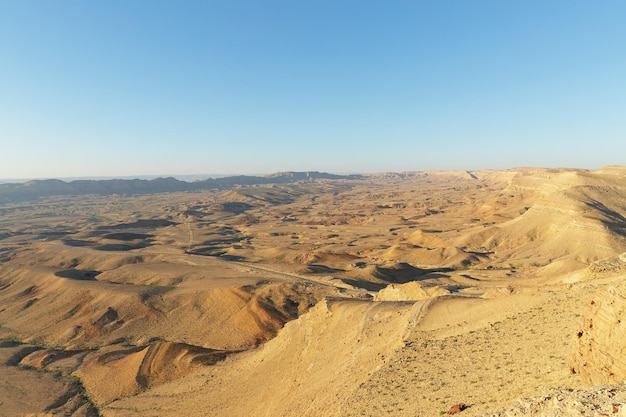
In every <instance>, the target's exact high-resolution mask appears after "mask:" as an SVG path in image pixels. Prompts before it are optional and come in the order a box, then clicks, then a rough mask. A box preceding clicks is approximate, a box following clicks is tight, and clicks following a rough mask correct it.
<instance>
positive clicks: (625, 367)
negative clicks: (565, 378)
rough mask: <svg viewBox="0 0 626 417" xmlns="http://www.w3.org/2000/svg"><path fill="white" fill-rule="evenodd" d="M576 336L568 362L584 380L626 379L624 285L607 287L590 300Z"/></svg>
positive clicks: (602, 381) (590, 383) (625, 289)
mask: <svg viewBox="0 0 626 417" xmlns="http://www.w3.org/2000/svg"><path fill="white" fill-rule="evenodd" d="M576 336H577V337H576V343H575V344H574V347H573V349H572V353H571V356H570V360H569V362H570V368H571V370H572V372H574V373H577V374H579V375H580V377H581V379H582V381H583V383H585V384H589V385H596V384H607V383H622V382H624V381H625V380H626V285H621V286H619V287H610V288H608V289H607V290H605V291H602V292H601V293H600V294H598V295H597V296H596V297H594V298H593V299H592V300H591V301H590V302H589V304H588V305H587V308H586V310H585V314H584V317H583V320H582V322H581V325H580V328H579V330H578V332H577V334H576Z"/></svg>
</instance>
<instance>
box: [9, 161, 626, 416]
mask: <svg viewBox="0 0 626 417" xmlns="http://www.w3.org/2000/svg"><path fill="white" fill-rule="evenodd" d="M625 216H626V167H619V166H609V167H606V168H603V169H599V170H582V169H540V168H516V169H510V170H501V171H496V170H484V171H453V172H443V171H437V172H405V173H379V174H363V175H346V176H342V175H330V174H322V173H317V172H307V173H295V172H287V173H280V174H275V175H270V176H265V177H252V176H239V177H230V178H223V179H220V180H207V181H204V182H194V183H186V182H182V181H177V180H174V179H159V180H152V181H140V180H136V181H122V180H115V181H82V182H73V183H67V182H62V181H32V182H28V183H24V184H0V375H1V376H2V377H1V378H0V415H2V416H27V415H28V416H34V415H35V416H44V415H63V416H76V417H78V416H105V417H130V416H165V417H167V416H172V417H173V416H213V417H218V416H223V417H227V416H228V417H232V416H284V417H289V416H294V417H295V416H298V417H300V416H399V417H405V416H406V417H409V416H411V417H416V416H425V417H432V416H438V415H442V414H447V413H456V412H458V413H459V414H460V415H463V416H522V415H532V416H557V415H559V416H570V415H572V416H574V415H576V416H580V415H584V416H603V415H607V416H608V415H626V389H625V388H624V385H623V382H624V381H625V380H626V360H625V359H624V358H625V357H626V356H624V355H623V354H622V351H624V350H625V349H626V344H625V343H624V340H626V286H625V285H624V283H623V282H624V279H623V278H624V274H625V273H626V217H625ZM622 321H623V323H622ZM459 404H462V405H461V406H459ZM455 405H456V406H457V407H456V409H454V406H455Z"/></svg>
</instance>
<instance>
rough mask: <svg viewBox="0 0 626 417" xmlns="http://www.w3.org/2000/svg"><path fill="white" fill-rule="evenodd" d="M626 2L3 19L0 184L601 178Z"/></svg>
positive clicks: (623, 100) (622, 66)
mask: <svg viewBox="0 0 626 417" xmlns="http://www.w3.org/2000/svg"><path fill="white" fill-rule="evenodd" d="M624 20H626V4H623V3H617V2H601V3H593V4H591V3H585V2H565V1H555V2H550V3H545V2H539V1H531V2H524V3H519V4H512V3H502V2H496V1H483V2H480V3H475V2H472V3H467V2H461V1H453V2H448V3H426V2H409V3H404V2H392V3H388V2H387V3H384V4H383V3H374V4H372V3H368V4H364V3H362V2H354V1H346V2H340V3H337V2H326V1H322V2H315V3H302V2H297V3H294V2H284V1H270V2H263V3H258V2H252V1H243V2H236V3H230V2H210V3H206V2H200V1H185V2H182V3H176V4H173V3H170V2H166V1H150V2H148V1H135V2H131V3H128V2H121V1H111V2H106V3H75V2H70V1H58V2H46V1H41V0H34V1H29V2H4V3H2V4H0V39H2V40H0V57H1V58H2V61H3V65H2V67H0V88H1V89H2V92H3V93H2V99H1V100H0V137H1V138H2V141H1V143H2V146H1V148H0V178H4V179H23V178H29V179H30V178H77V177H81V178H85V177H133V176H154V175H155V173H162V174H157V175H160V176H163V175H164V176H176V175H183V174H179V173H181V172H184V173H186V174H184V175H204V174H203V173H205V172H220V173H222V175H235V174H246V175H248V174H252V173H273V172H280V171H322V172H333V173H336V172H364V173H365V172H390V171H391V172H402V171H440V170H478V169H507V168H513V167H519V166H537V167H571V168H583V169H596V168H600V167H602V166H606V165H623V164H624V156H623V155H626V137H625V136H626V127H625V125H624V122H623V115H624V112H625V110H626V83H624V74H626V57H625V56H624V54H623V45H624V44H625V43H626V26H625V25H624V24H623V22H624Z"/></svg>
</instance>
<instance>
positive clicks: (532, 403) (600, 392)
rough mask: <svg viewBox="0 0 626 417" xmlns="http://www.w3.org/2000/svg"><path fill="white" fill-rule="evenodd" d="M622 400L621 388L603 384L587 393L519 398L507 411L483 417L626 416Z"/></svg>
mask: <svg viewBox="0 0 626 417" xmlns="http://www.w3.org/2000/svg"><path fill="white" fill-rule="evenodd" d="M624 401H626V387H625V386H624V385H605V386H598V387H594V388H590V389H586V390H584V389H583V390H581V389H572V388H551V389H550V390H548V391H547V392H546V393H545V395H543V396H539V397H533V398H522V399H519V400H518V401H517V403H516V404H514V405H513V406H511V407H510V408H507V409H505V410H501V411H499V412H497V413H492V414H485V415H484V416H483V417H518V416H519V417H522V416H525V417H554V416H562V417H581V416H582V417H599V416H626V404H624Z"/></svg>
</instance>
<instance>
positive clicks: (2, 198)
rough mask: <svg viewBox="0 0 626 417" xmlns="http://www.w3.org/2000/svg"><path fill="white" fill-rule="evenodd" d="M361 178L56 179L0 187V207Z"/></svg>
mask: <svg viewBox="0 0 626 417" xmlns="http://www.w3.org/2000/svg"><path fill="white" fill-rule="evenodd" d="M362 178H364V177H363V176H361V175H358V174H354V175H335V174H328V173H325V172H318V171H306V172H291V171H290V172H279V173H275V174H271V175H266V176H254V175H237V176H232V177H223V178H209V179H206V180H202V181H194V182H187V181H181V180H177V179H175V178H172V177H168V178H155V179H152V180H142V179H112V180H75V181H69V182H66V181H61V180H56V179H48V180H32V181H28V182H25V183H14V184H0V204H7V203H15V202H20V201H33V200H36V199H38V198H41V197H53V196H70V195H88V194H96V195H112V194H156V193H168V192H178V191H198V190H206V189H215V188H229V187H235V186H238V185H263V184H287V183H292V182H301V181H316V180H338V179H344V180H356V179H362Z"/></svg>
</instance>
